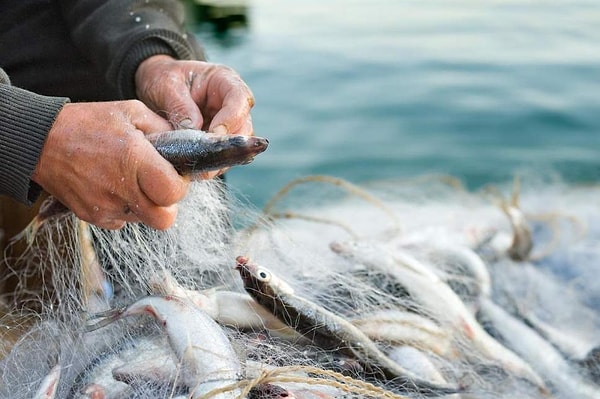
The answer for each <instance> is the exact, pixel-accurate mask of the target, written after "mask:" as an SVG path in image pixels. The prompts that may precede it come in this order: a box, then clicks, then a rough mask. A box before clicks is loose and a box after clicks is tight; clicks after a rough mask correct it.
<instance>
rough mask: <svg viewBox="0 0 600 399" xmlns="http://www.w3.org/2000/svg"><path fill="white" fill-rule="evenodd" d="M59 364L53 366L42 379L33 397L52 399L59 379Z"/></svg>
mask: <svg viewBox="0 0 600 399" xmlns="http://www.w3.org/2000/svg"><path fill="white" fill-rule="evenodd" d="M60 371H61V367H60V364H57V365H56V366H54V367H53V368H52V369H51V370H50V372H49V373H48V375H47V376H46V377H45V378H44V380H43V381H42V383H41V385H40V387H39V389H38V391H37V393H36V394H35V395H34V396H33V397H34V399H54V395H55V394H56V388H57V387H58V380H59V379H60Z"/></svg>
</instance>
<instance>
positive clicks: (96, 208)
mask: <svg viewBox="0 0 600 399" xmlns="http://www.w3.org/2000/svg"><path fill="white" fill-rule="evenodd" d="M92 209H93V210H94V212H98V211H99V210H100V208H98V207H97V206H94V207H93V208H92Z"/></svg>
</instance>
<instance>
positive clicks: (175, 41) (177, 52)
mask: <svg viewBox="0 0 600 399" xmlns="http://www.w3.org/2000/svg"><path fill="white" fill-rule="evenodd" d="M196 53H197V51H195V49H193V48H192V46H190V43H189V42H187V41H186V40H185V39H184V38H183V37H181V36H180V35H178V34H176V33H174V32H170V31H155V32H152V33H151V34H150V35H149V36H148V37H145V38H142V39H141V40H140V41H138V42H137V43H136V44H135V45H133V46H132V47H131V48H130V49H129V51H128V52H127V56H126V57H125V58H124V59H123V62H122V63H121V65H120V68H119V71H118V73H117V89H118V91H119V96H120V97H121V98H123V99H131V98H136V93H135V72H136V71H137V68H138V66H139V65H140V64H141V63H142V61H144V60H145V59H147V58H149V57H151V56H153V55H159V54H164V55H170V56H171V57H173V58H176V59H180V60H191V59H196V58H197V54H196Z"/></svg>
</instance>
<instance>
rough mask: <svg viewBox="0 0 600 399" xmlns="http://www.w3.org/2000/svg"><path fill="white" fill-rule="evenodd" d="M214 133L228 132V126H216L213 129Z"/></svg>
mask: <svg viewBox="0 0 600 399" xmlns="http://www.w3.org/2000/svg"><path fill="white" fill-rule="evenodd" d="M213 133H216V134H227V133H229V132H228V131H227V126H225V125H219V126H217V127H215V128H214V129H213Z"/></svg>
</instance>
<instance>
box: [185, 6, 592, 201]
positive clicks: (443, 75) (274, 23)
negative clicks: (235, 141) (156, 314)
mask: <svg viewBox="0 0 600 399" xmlns="http://www.w3.org/2000/svg"><path fill="white" fill-rule="evenodd" d="M247 7H248V8H247V13H246V18H247V25H246V26H245V27H237V28H236V27H234V28H231V29H229V30H228V31H226V32H225V33H222V34H216V33H215V31H214V30H213V29H212V28H211V26H210V25H207V24H195V25H194V27H193V29H195V33H196V35H197V37H198V38H199V39H200V40H201V41H202V42H203V43H204V45H205V47H206V50H207V53H208V56H209V59H210V60H211V61H214V62H219V63H224V64H228V65H230V66H232V67H233V68H234V69H236V70H237V71H238V72H239V73H240V74H241V75H242V77H243V78H244V79H245V80H246V82H247V83H248V84H249V85H250V87H251V88H252V90H253V92H254V94H255V97H256V106H255V108H254V110H253V120H254V127H255V132H256V134H257V135H260V136H264V137H267V138H269V139H270V142H271V145H270V147H269V149H268V150H267V152H266V153H264V154H262V155H260V156H259V157H257V158H256V160H255V161H254V163H252V164H250V165H248V166H241V167H237V168H234V169H233V170H232V171H231V172H230V173H229V175H228V176H229V182H230V183H231V185H232V186H233V187H234V188H235V189H236V190H237V191H239V192H241V193H243V194H244V195H245V196H247V197H248V198H249V199H250V200H251V201H252V202H253V203H255V204H256V205H258V206H261V205H263V204H264V202H265V201H266V200H267V199H268V198H269V197H270V196H271V195H273V194H274V193H275V192H276V191H277V189H279V188H280V187H281V186H282V185H283V184H285V183H286V182H288V181H289V180H291V179H293V178H296V177H299V176H304V175H308V174H329V175H334V176H338V177H342V178H345V179H348V180H350V181H352V182H355V183H363V182H368V181H372V180H377V179H388V178H404V177H411V176H419V175H422V174H426V173H448V174H452V175H455V176H457V177H459V178H461V179H463V180H464V182H465V183H466V184H467V185H468V186H469V187H471V188H477V187H479V186H481V185H483V184H486V183H494V182H505V181H508V180H510V178H511V177H512V176H513V174H514V173H516V172H521V171H524V170H525V171H528V172H531V171H535V172H536V173H537V172H539V173H542V174H545V173H548V172H549V171H552V172H558V173H560V174H561V175H562V176H563V177H564V179H565V180H567V181H573V182H598V181H600V2H599V1H598V0H590V1H568V0H565V1H562V2H557V1H554V0H552V1H549V0H537V1H526V0H516V1H515V0H493V1H485V0H484V1H476V0H464V1H458V0H437V1H436V0H415V1H407V0H319V1H316V0H302V1H298V0H248V3H247Z"/></svg>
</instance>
